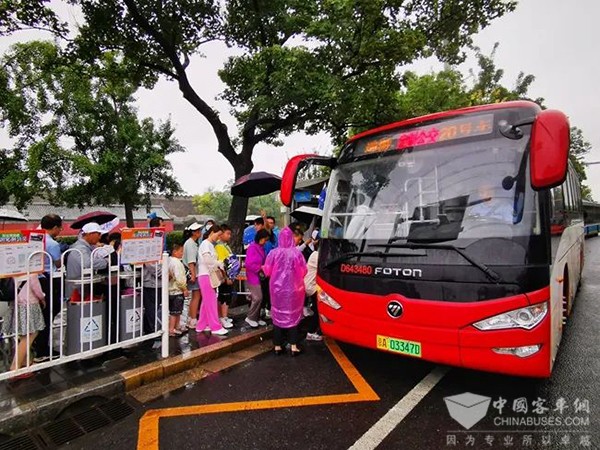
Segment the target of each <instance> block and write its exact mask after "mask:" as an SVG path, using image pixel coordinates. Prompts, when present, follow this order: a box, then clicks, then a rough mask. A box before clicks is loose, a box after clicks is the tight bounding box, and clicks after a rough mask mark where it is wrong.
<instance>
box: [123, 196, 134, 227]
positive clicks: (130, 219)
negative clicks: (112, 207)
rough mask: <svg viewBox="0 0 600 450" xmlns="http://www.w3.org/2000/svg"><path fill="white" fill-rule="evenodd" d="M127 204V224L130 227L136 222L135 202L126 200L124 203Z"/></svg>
mask: <svg viewBox="0 0 600 450" xmlns="http://www.w3.org/2000/svg"><path fill="white" fill-rule="evenodd" d="M123 206H125V221H126V222H127V226H128V227H129V228H133V227H135V222H134V221H133V203H131V202H129V201H126V202H124V203H123Z"/></svg>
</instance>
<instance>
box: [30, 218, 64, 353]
mask: <svg viewBox="0 0 600 450" xmlns="http://www.w3.org/2000/svg"><path fill="white" fill-rule="evenodd" d="M40 228H41V229H42V230H44V231H45V232H46V253H48V255H50V256H49V257H48V256H47V255H46V256H45V257H44V273H43V274H41V275H40V285H41V286H42V291H44V295H45V297H46V307H45V308H42V315H43V316H44V323H45V325H46V327H45V328H44V329H43V330H42V331H40V332H39V333H38V335H37V337H36V338H35V341H34V342H33V350H34V352H35V358H34V361H35V362H44V361H47V360H48V359H49V358H50V330H52V323H53V322H54V318H55V317H56V315H57V314H58V313H59V312H60V307H61V298H60V272H59V271H58V269H60V267H61V261H60V257H61V249H60V244H59V243H58V242H56V240H55V238H56V237H58V235H59V234H60V233H61V232H62V229H63V221H62V218H61V217H60V216H59V215H57V214H47V215H45V216H44V217H42V220H41V222H40ZM55 355H57V352H54V354H53V357H54V356H55Z"/></svg>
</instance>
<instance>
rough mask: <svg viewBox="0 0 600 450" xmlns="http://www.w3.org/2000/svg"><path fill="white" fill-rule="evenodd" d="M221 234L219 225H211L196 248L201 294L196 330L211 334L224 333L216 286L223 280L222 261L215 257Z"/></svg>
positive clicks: (225, 331)
mask: <svg viewBox="0 0 600 450" xmlns="http://www.w3.org/2000/svg"><path fill="white" fill-rule="evenodd" d="M220 236H221V227H219V226H218V225H213V226H212V227H210V228H209V229H208V231H207V232H206V233H204V240H203V241H202V243H201V244H200V248H199V249H198V285H199V287H200V292H201V294H202V303H201V304H200V317H199V318H198V323H197V324H196V332H197V333H200V332H202V331H210V332H211V333H212V334H217V335H225V334H227V333H228V331H227V330H226V329H225V328H223V325H222V324H221V322H220V321H219V313H218V312H217V288H218V287H219V285H220V284H221V283H222V282H223V281H224V280H225V276H224V274H223V263H220V262H219V261H218V259H217V252H216V250H215V243H216V242H217V241H218V240H219V237H220Z"/></svg>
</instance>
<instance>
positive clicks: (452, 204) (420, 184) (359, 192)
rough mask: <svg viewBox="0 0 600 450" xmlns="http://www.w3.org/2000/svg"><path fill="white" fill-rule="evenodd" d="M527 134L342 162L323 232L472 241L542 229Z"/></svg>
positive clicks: (399, 240)
mask: <svg viewBox="0 0 600 450" xmlns="http://www.w3.org/2000/svg"><path fill="white" fill-rule="evenodd" d="M486 137H487V136H486ZM528 141H529V139H528V136H523V138H521V139H518V140H513V139H508V138H506V137H504V136H494V137H492V136H490V137H487V138H485V139H471V140H470V141H469V142H464V141H463V142H461V143H450V142H448V144H447V145H437V146H435V147H433V148H426V147H410V148H407V149H405V150H404V151H397V152H391V154H390V152H386V153H385V154H380V155H378V157H376V158H373V157H371V158H368V159H362V160H356V161H352V162H348V163H345V164H341V165H339V166H338V167H337V168H336V170H335V171H334V172H333V173H332V175H331V179H330V184H329V186H328V192H327V200H326V205H325V211H324V216H323V230H322V235H323V237H326V238H328V239H348V240H364V239H367V240H369V242H371V241H378V242H380V243H381V242H383V243H385V244H391V243H394V242H397V243H402V242H420V243H427V242H431V243H433V242H451V241H459V242H463V241H464V243H465V245H468V243H469V240H479V239H484V238H492V237H493V238H509V239H510V238H512V237H517V236H530V235H534V234H540V232H541V230H540V220H539V214H538V206H537V205H538V202H537V194H536V192H535V191H533V189H532V188H531V185H530V182H529V167H528V159H529V158H528V157H527V154H528V152H527V144H528ZM456 245H458V243H457V244H456Z"/></svg>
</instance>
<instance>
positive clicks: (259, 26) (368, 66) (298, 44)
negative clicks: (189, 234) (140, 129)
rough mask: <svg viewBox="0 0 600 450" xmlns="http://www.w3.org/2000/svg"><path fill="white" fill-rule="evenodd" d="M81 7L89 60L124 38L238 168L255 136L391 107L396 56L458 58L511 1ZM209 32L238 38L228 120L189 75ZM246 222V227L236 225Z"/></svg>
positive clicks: (354, 121) (136, 68) (224, 75)
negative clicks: (231, 120)
mask: <svg viewBox="0 0 600 450" xmlns="http://www.w3.org/2000/svg"><path fill="white" fill-rule="evenodd" d="M70 3H72V4H75V5H78V6H80V7H81V11H82V15H83V24H82V26H81V27H80V34H79V35H78V36H77V38H76V41H75V42H76V45H75V46H74V47H73V48H76V49H77V53H78V54H79V55H80V56H81V57H83V58H84V59H85V60H92V59H95V58H99V57H101V55H102V54H103V53H104V52H106V51H114V50H117V49H118V50H120V51H121V52H122V53H123V55H124V56H125V58H126V60H127V61H128V62H129V64H130V69H131V70H130V72H129V73H130V76H132V77H136V78H137V79H138V80H139V82H141V83H143V84H144V85H145V86H147V87H151V86H152V85H153V83H155V82H156V80H157V79H158V78H159V77H162V76H164V77H166V78H167V79H170V80H173V81H175V82H176V83H177V85H178V87H179V90H180V91H181V93H182V95H183V97H184V98H185V99H186V100H187V101H188V102H189V103H190V104H191V105H192V106H193V107H194V108H195V109H196V110H197V111H198V113H199V114H200V115H202V116H203V117H204V118H205V119H206V120H207V121H208V122H209V124H210V125H211V127H212V130H213V132H214V134H215V137H216V138H217V150H218V151H219V152H220V153H221V154H222V155H223V156H224V157H225V158H226V159H227V160H228V161H229V163H230V164H231V166H232V167H233V170H234V175H235V178H236V179H237V178H239V177H240V176H242V175H246V174H248V173H249V172H250V171H251V170H252V168H253V162H252V155H253V151H254V148H255V146H256V145H257V144H258V143H261V142H263V143H268V144H274V145H277V144H278V143H280V141H279V139H280V138H281V137H282V136H286V135H288V134H290V133H292V132H294V131H299V130H302V131H306V132H308V133H314V132H317V131H323V130H326V131H328V132H329V133H330V134H331V135H332V137H334V138H336V140H337V141H338V142H339V141H340V140H343V139H344V138H345V137H346V134H347V131H348V130H349V129H350V128H351V127H353V126H359V125H360V126H373V125H378V124H381V123H385V122H388V121H390V119H392V118H394V117H395V116H394V114H395V110H394V108H395V106H396V103H395V99H394V92H396V91H397V90H398V89H399V87H400V76H399V74H398V67H399V66H400V65H404V64H408V63H410V62H412V61H414V60H415V59H418V58H421V57H427V56H430V55H436V56H438V57H439V58H440V59H441V60H443V61H448V62H457V61H460V60H461V58H462V56H463V55H462V53H461V48H463V47H464V46H466V45H469V44H471V36H472V35H473V34H475V33H476V32H478V31H479V30H480V29H481V28H483V27H485V26H487V25H488V24H489V23H490V21H491V20H493V19H495V18H497V17H500V16H502V15H503V14H505V13H506V12H508V11H511V10H513V9H514V7H515V5H516V2H514V1H505V0H480V1H477V2H472V1H467V0H445V1H443V2H441V1H439V0H416V1H411V2H399V1H397V0H326V1H318V2H317V1H307V0H252V1H242V0H229V1H228V2H226V3H222V2H219V1H217V0H160V1H158V0H147V1H144V2H139V1H138V2H136V1H135V0H105V1H101V2H99V1H97V0H70ZM209 41H222V42H225V43H226V44H227V45H228V46H230V47H232V48H235V49H236V51H235V52H234V56H231V57H230V58H229V59H228V61H227V63H226V64H225V66H224V67H223V68H222V70H220V72H219V76H220V77H221V79H222V80H223V82H224V83H225V84H226V89H225V91H224V92H223V94H222V96H221V98H222V99H225V100H226V101H227V102H228V103H229V104H230V106H231V108H232V112H233V114H234V116H235V117H236V119H237V121H238V128H237V131H232V130H229V129H228V128H227V126H226V125H225V123H224V122H223V121H222V120H221V118H220V117H219V114H218V113H217V111H216V110H215V109H214V107H213V106H212V105H211V103H212V102H211V100H210V99H207V98H202V97H201V96H200V95H199V94H198V92H197V91H196V89H195V88H194V86H193V85H192V82H191V80H190V78H189V71H188V69H189V66H190V56H191V55H194V54H199V53H201V51H202V46H203V45H204V44H205V43H207V42H209ZM246 210H247V199H245V198H240V197H236V198H234V200H233V202H232V205H231V209H230V213H229V222H230V223H231V224H232V226H233V227H234V229H237V231H239V230H240V226H241V224H242V222H243V218H244V216H245V215H246ZM240 235H241V233H238V237H239V236H240Z"/></svg>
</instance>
